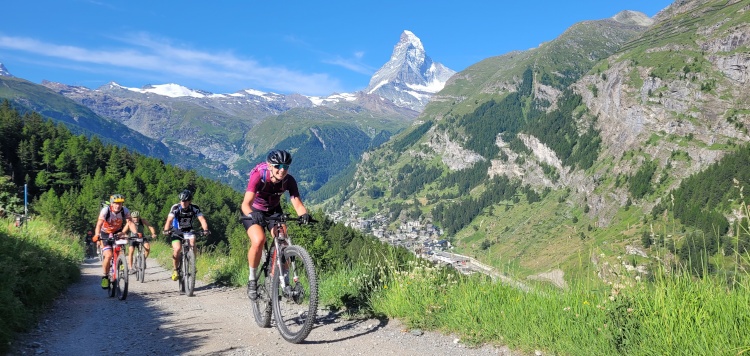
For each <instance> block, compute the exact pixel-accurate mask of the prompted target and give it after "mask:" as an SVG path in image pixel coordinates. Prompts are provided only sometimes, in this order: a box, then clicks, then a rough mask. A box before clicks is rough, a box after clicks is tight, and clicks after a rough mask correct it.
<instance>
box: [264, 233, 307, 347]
mask: <svg viewBox="0 0 750 356" xmlns="http://www.w3.org/2000/svg"><path fill="white" fill-rule="evenodd" d="M280 257H281V265H282V266H283V267H284V268H283V270H279V268H274V273H273V278H272V288H271V300H272V301H273V315H274V319H275V320H276V326H277V327H278V329H279V332H280V333H281V337H283V338H284V340H286V341H288V342H291V343H293V344H297V343H300V342H302V340H304V339H305V338H306V337H307V335H309V334H310V331H311V330H312V327H313V324H314V323H315V317H316V313H317V309H318V278H317V275H316V273H315V266H314V265H313V261H312V258H311V257H310V255H309V254H308V253H307V251H306V250H305V249H304V248H302V247H301V246H288V247H286V248H284V250H283V254H282V256H280ZM285 277H286V278H285ZM282 279H288V282H289V283H287V284H286V286H282V283H281V281H282Z"/></svg>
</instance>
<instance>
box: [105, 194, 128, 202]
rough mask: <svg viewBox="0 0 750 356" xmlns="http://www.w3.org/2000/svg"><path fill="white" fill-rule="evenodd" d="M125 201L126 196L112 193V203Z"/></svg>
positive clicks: (110, 200)
mask: <svg viewBox="0 0 750 356" xmlns="http://www.w3.org/2000/svg"><path fill="white" fill-rule="evenodd" d="M124 202H125V197H123V196H122V195H120V194H114V195H112V196H110V197H109V203H110V204H112V203H124Z"/></svg>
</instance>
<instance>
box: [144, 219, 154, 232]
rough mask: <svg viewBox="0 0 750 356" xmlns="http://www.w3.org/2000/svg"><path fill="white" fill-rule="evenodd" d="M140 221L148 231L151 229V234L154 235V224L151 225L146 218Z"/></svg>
mask: <svg viewBox="0 0 750 356" xmlns="http://www.w3.org/2000/svg"><path fill="white" fill-rule="evenodd" d="M141 222H142V223H143V226H145V227H147V228H148V231H151V236H156V230H155V229H154V226H153V225H151V223H150V222H149V221H148V220H146V219H141Z"/></svg>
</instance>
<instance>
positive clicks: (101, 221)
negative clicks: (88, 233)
mask: <svg viewBox="0 0 750 356" xmlns="http://www.w3.org/2000/svg"><path fill="white" fill-rule="evenodd" d="M102 224H104V219H102V218H99V219H98V220H97V221H96V227H95V228H94V236H99V237H100V238H101V236H102V235H101V234H102Z"/></svg>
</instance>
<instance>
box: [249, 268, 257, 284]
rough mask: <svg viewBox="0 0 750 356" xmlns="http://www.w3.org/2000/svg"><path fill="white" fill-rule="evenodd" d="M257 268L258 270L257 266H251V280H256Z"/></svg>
mask: <svg viewBox="0 0 750 356" xmlns="http://www.w3.org/2000/svg"><path fill="white" fill-rule="evenodd" d="M256 270H257V268H252V267H250V276H249V278H248V280H249V281H254V280H255V271H256Z"/></svg>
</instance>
